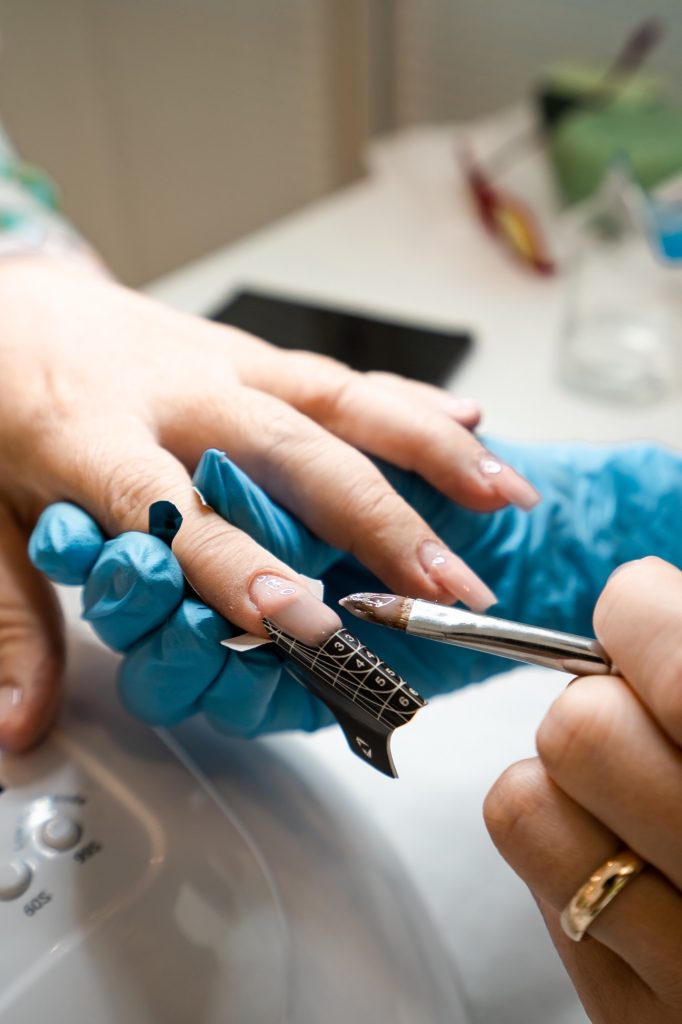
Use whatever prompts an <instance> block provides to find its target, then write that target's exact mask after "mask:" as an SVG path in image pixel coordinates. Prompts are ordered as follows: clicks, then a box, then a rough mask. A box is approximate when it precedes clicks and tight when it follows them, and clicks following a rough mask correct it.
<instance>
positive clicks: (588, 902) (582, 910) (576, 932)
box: [561, 849, 645, 942]
mask: <svg viewBox="0 0 682 1024" xmlns="http://www.w3.org/2000/svg"><path fill="white" fill-rule="evenodd" d="M644 866H645V862H644V861H643V860H642V859H641V857H638V856H637V854H636V853H633V852H632V850H627V849H625V850H621V851H620V853H617V854H616V855H615V856H613V857H611V858H609V860H607V861H606V862H605V863H604V864H602V865H601V867H599V868H597V870H596V871H593V872H592V874H591V875H590V877H589V878H588V879H587V881H586V882H585V884H584V885H581V886H580V888H579V889H578V891H577V892H576V894H575V896H574V897H573V899H572V900H571V901H570V903H568V904H567V905H566V907H565V908H564V910H563V911H562V914H561V927H562V928H563V930H564V931H565V933H566V935H568V937H569V939H573V941H574V942H580V940H581V939H582V937H583V936H584V934H585V932H586V931H587V929H588V928H589V927H590V925H591V924H592V922H593V921H594V919H595V918H596V917H598V916H599V914H601V912H602V910H603V909H604V907H608V905H609V903H610V902H611V900H613V899H615V898H616V896H617V895H618V893H619V892H620V891H621V889H624V888H625V886H626V885H627V884H628V882H630V881H631V880H632V879H633V878H636V877H637V875H638V874H639V873H640V871H641V870H642V869H643V868H644Z"/></svg>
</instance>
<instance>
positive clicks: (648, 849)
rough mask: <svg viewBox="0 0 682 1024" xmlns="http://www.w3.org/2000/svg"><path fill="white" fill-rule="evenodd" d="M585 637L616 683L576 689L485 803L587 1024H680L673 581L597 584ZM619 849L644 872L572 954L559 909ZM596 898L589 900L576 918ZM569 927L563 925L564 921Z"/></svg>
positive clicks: (659, 566)
mask: <svg viewBox="0 0 682 1024" xmlns="http://www.w3.org/2000/svg"><path fill="white" fill-rule="evenodd" d="M594 621H595V630H596V633H597V636H598V637H599V638H600V640H601V641H602V643H603V644H604V647H605V648H606V650H607V651H608V652H609V654H610V655H611V657H612V658H613V660H614V662H615V663H616V664H617V665H618V666H619V669H620V672H621V673H622V678H618V677H612V676H596V677H591V678H582V679H577V680H574V682H573V683H572V684H571V686H570V687H569V688H568V689H567V690H566V691H565V692H564V693H563V694H562V696H561V697H559V699H558V700H557V701H556V702H555V704H554V705H553V706H552V708H551V709H550V711H549V713H548V714H547V716H546V718H545V720H544V722H543V723H542V725H541V726H540V729H539V732H538V736H537V747H538V753H539V757H538V758H535V759H533V760H530V761H525V762H521V763H520V764H517V765H514V766H513V767H512V768H510V769H509V770H508V771H507V772H506V773H505V774H504V775H503V776H502V778H501V779H500V780H499V781H498V782H497V783H496V784H495V786H494V787H493V789H492V791H491V793H490V794H489V796H488V798H487V800H486V805H485V816H486V822H487V825H488V828H489V829H490V832H491V834H492V837H493V839H494V841H495V843H496V844H497V846H498V848H499V850H500V852H501V853H502V855H503V856H504V857H505V858H506V859H507V860H508V861H509V863H510V864H511V866H512V867H513V868H514V870H515V871H517V872H518V874H519V875H520V876H521V878H523V880H524V881H525V882H526V883H527V884H528V885H529V886H530V889H531V891H532V893H533V895H534V896H535V898H536V900H537V902H538V904H539V906H540V909H541V911H542V913H543V915H544V918H545V921H546V923H547V926H548V928H549V931H550V933H551V935H552V938H553V940H554V942H555V944H556V947H557V949H558V951H559V953H560V955H561V957H562V959H563V961H564V964H565V965H566V968H567V970H568V972H569V974H570V975H571V978H572V980H573V982H574V984H575V986H576V988H577V990H578V993H579V995H580V998H581V999H582V1001H583V1003H584V1005H585V1008H586V1010H587V1012H588V1014H589V1016H590V1019H591V1020H592V1021H594V1022H595V1024H644V1022H646V1024H677V1022H679V1021H680V1020H682V801H680V794H681V793H682V749H681V748H682V646H681V645H680V636H682V574H681V573H680V572H679V571H678V570H677V569H675V568H673V567H672V566H670V565H667V564H666V563H664V562H661V561H659V560H658V559H654V558H647V559H644V560H642V561H639V562H633V563H631V564H629V565H626V566H624V567H623V568H622V570H621V571H619V572H618V573H617V574H616V575H615V576H613V577H612V579H611V580H610V581H609V583H608V585H607V586H606V589H605V590H604V593H603V595H602V596H601V598H600V599H599V603H598V604H597V608H596V611H595V619H594ZM626 848H629V849H630V850H631V851H634V852H635V853H636V854H637V855H639V857H640V858H641V859H642V860H643V861H644V862H645V863H646V866H645V868H644V870H643V872H642V873H641V874H640V875H638V876H636V877H631V879H630V881H628V882H627V884H626V885H625V887H624V888H623V889H622V890H621V891H620V892H618V893H617V894H616V895H615V896H614V897H613V899H612V902H610V903H609V904H608V905H606V906H605V909H603V910H602V911H601V912H600V913H598V915H597V916H595V917H594V918H593V923H592V924H591V925H590V926H589V936H590V938H589V939H588V940H587V941H583V942H582V943H577V942H574V941H572V940H571V939H569V938H568V937H567V935H566V934H564V931H563V930H562V927H561V925H560V920H559V918H560V914H561V911H562V909H563V908H564V907H565V906H566V905H567V904H568V903H569V901H570V900H571V899H572V897H573V896H574V894H575V893H576V891H577V890H578V889H579V888H580V887H581V886H582V884H583V883H584V882H586V881H587V880H588V878H590V876H591V875H592V873H593V872H594V873H599V869H600V867H601V866H602V865H604V864H605V862H607V861H608V860H610V859H611V858H613V857H614V856H615V857H616V858H618V857H619V855H620V854H621V853H622V852H623V851H624V850H625V849H626ZM593 902H594V895H593V894H592V893H588V894H587V907H588V909H589V907H591V906H592V905H593ZM569 924H570V922H569Z"/></svg>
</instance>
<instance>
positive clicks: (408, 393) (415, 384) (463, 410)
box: [365, 370, 483, 430]
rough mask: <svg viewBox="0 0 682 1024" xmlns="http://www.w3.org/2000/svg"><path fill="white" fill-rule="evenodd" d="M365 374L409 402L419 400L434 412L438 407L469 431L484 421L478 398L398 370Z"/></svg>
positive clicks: (376, 383)
mask: <svg viewBox="0 0 682 1024" xmlns="http://www.w3.org/2000/svg"><path fill="white" fill-rule="evenodd" d="M365 377H366V379H367V380H368V381H370V382H371V383H372V384H374V385H376V386H378V387H380V388H383V389H385V390H386V391H391V392H392V393H393V394H395V395H397V396H398V397H400V398H402V399H404V401H405V402H409V403H410V404H413V403H414V402H415V401H419V402H421V403H422V405H423V406H424V407H426V408H428V409H430V410H431V411H433V410H434V409H438V410H439V411H441V412H443V413H444V414H445V415H446V416H450V417H451V418H452V419H453V420H456V422H457V423H461V425H462V426H463V427H466V428H467V430H473V429H474V427H477V426H478V424H479V423H480V422H481V419H482V416H483V411H482V409H481V404H480V402H477V401H476V399H475V398H466V397H461V396H458V395H453V394H451V393H450V392H449V391H446V390H445V389H444V388H439V387H435V386H434V385H433V384H425V383H424V382H423V381H418V380H408V378H407V377H401V376H400V374H397V373H385V372H383V371H378V370H372V371H370V372H369V373H366V374H365Z"/></svg>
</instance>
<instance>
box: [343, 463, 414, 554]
mask: <svg viewBox="0 0 682 1024" xmlns="http://www.w3.org/2000/svg"><path fill="white" fill-rule="evenodd" d="M352 500H353V504H354V514H355V516H356V517H358V518H359V522H360V523H361V527H362V528H361V530H360V531H359V535H358V536H357V538H356V539H354V540H353V541H352V543H351V547H350V550H351V554H354V555H356V554H357V553H358V549H359V548H360V547H363V546H364V545H365V543H366V538H367V536H371V539H372V546H373V547H374V548H376V547H377V546H378V545H380V544H381V543H382V540H383V539H384V538H385V537H386V536H388V535H389V534H391V533H392V532H393V529H394V526H395V523H396V522H398V521H399V520H400V518H402V517H403V516H404V514H405V509H406V505H405V502H404V501H403V499H402V498H401V497H400V495H399V494H398V493H397V492H396V491H394V490H393V488H392V487H390V485H389V484H387V483H386V481H385V480H383V478H381V479H377V480H373V481H370V482H369V483H368V485H367V486H366V487H365V489H364V491H363V495H362V499H361V506H360V508H359V509H358V508H357V506H356V504H355V503H356V502H357V497H356V496H355V495H353V496H352Z"/></svg>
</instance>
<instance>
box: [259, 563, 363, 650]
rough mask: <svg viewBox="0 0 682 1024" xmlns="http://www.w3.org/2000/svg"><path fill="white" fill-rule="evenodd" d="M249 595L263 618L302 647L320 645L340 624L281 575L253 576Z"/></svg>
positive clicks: (332, 612)
mask: <svg viewBox="0 0 682 1024" xmlns="http://www.w3.org/2000/svg"><path fill="white" fill-rule="evenodd" d="M250 596H251V600H252V601H253V603H254V604H255V606H256V608H257V609H258V611H259V612H260V614H261V615H262V617H263V618H264V619H270V621H271V622H274V624H275V625H276V626H279V628H280V629H282V630H284V632H285V633H289V634H290V635H291V636H294V637H296V639H297V640H300V641H301V642H302V643H304V644H310V645H313V646H315V645H317V644H321V643H323V642H324V641H325V640H326V639H327V637H329V636H331V635H332V633H335V632H336V630H337V629H341V627H342V625H343V623H342V622H341V619H340V618H339V617H338V615H337V614H336V612H335V611H334V610H333V609H332V608H329V607H328V606H327V605H326V604H323V603H322V601H318V599H317V598H316V597H313V595H312V594H311V593H310V591H308V590H306V588H305V587H303V586H301V585H300V584H298V583H294V582H293V581H292V580H287V579H284V578H283V577H282V576H269V575H261V576H256V578H255V580H254V581H253V583H252V584H251V589H250Z"/></svg>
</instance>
